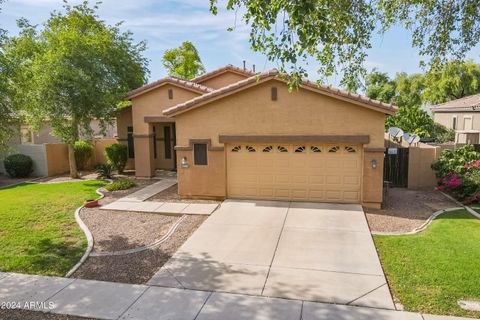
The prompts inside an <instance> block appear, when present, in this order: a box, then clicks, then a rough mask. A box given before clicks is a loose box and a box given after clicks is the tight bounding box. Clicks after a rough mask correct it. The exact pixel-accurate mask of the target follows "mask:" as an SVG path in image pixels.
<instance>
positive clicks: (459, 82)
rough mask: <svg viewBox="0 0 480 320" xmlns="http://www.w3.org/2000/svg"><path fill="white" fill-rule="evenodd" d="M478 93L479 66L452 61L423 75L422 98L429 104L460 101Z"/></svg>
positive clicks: (479, 89) (468, 61) (479, 86)
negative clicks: (423, 87)
mask: <svg viewBox="0 0 480 320" xmlns="http://www.w3.org/2000/svg"><path fill="white" fill-rule="evenodd" d="M479 92H480V65H478V64H476V63H475V62H473V60H467V61H466V62H464V63H462V62H460V61H456V60H452V61H449V62H448V63H446V64H445V65H444V66H442V67H439V68H435V69H432V70H430V71H429V72H427V74H426V75H425V91H424V92H423V98H424V100H425V101H426V102H429V103H431V104H438V103H443V102H447V101H450V100H455V99H460V98H462V97H466V96H470V95H472V94H476V93H479Z"/></svg>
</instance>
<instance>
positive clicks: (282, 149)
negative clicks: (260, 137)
mask: <svg viewBox="0 0 480 320" xmlns="http://www.w3.org/2000/svg"><path fill="white" fill-rule="evenodd" d="M277 150H278V152H288V149H287V148H285V147H283V146H278V147H277Z"/></svg>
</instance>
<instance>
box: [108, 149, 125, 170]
mask: <svg viewBox="0 0 480 320" xmlns="http://www.w3.org/2000/svg"><path fill="white" fill-rule="evenodd" d="M127 149H128V147H127V145H126V144H121V143H114V144H111V145H109V146H107V147H106V148H105V156H106V157H107V159H108V161H109V162H110V163H111V164H112V165H113V167H114V168H115V169H116V170H117V171H118V173H119V174H122V173H123V170H124V169H125V165H126V164H127V160H128V150H127Z"/></svg>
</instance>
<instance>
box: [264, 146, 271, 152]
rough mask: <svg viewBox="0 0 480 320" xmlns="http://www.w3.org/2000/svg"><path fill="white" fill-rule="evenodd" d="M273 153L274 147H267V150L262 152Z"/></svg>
mask: <svg viewBox="0 0 480 320" xmlns="http://www.w3.org/2000/svg"><path fill="white" fill-rule="evenodd" d="M272 151H273V147H272V146H266V147H265V148H263V150H262V152H272Z"/></svg>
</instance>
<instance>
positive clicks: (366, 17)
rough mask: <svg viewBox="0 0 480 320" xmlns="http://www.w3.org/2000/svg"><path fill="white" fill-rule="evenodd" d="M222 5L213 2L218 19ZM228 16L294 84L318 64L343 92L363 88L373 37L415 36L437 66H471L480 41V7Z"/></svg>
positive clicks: (287, 10)
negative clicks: (456, 62) (338, 80)
mask: <svg viewBox="0 0 480 320" xmlns="http://www.w3.org/2000/svg"><path fill="white" fill-rule="evenodd" d="M218 3H219V1H218V0H210V5H211V7H210V10H211V12H212V13H213V14H216V13H217V12H218ZM221 3H222V4H223V2H221ZM226 9H227V10H232V11H235V12H241V13H242V15H243V20H244V21H245V22H246V23H247V24H248V25H249V27H250V43H251V45H252V48H253V49H254V50H255V51H259V52H262V53H264V54H266V56H267V57H268V59H269V60H271V61H276V62H279V65H280V67H281V70H282V71H287V69H289V70H290V73H291V74H292V78H291V79H290V80H291V81H290V82H291V83H292V84H295V83H298V79H299V78H301V77H305V76H307V72H306V70H305V69H304V68H302V66H301V62H304V61H305V60H306V58H307V57H309V56H311V57H314V58H315V59H316V61H317V62H318V72H319V74H320V75H321V76H322V77H323V78H322V79H321V80H323V79H324V77H328V76H330V75H332V74H335V73H339V72H340V73H342V74H343V80H342V85H344V86H345V87H347V88H350V89H355V88H358V85H359V79H360V78H361V76H362V75H364V74H366V72H365V69H364V67H363V63H364V61H365V58H366V56H367V53H366V52H367V50H368V49H369V48H370V47H371V46H372V36H373V34H376V33H377V31H378V32H385V31H386V30H388V29H390V28H391V27H392V26H395V25H403V26H404V27H405V28H407V30H409V31H410V32H411V35H412V46H413V47H415V48H417V49H418V51H419V54H420V55H421V56H424V57H426V58H427V59H428V61H429V62H430V65H432V66H434V65H438V64H442V63H443V62H444V61H445V59H446V58H447V57H450V56H453V57H455V58H457V59H462V58H464V57H465V54H466V53H467V52H468V51H469V50H470V49H471V48H472V47H474V46H475V45H476V44H477V43H478V41H479V39H480V32H479V29H480V19H479V18H480V17H479V16H480V6H479V5H478V3H477V2H476V1H466V0H460V1H444V0H431V1H413V0H410V1H408V0H407V1H405V0H388V1H387V0H373V1H365V0H359V1H350V0H338V1H326V0H309V1H284V0H271V1H264V0H228V1H226ZM230 29H233V28H230Z"/></svg>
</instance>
